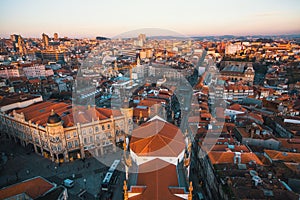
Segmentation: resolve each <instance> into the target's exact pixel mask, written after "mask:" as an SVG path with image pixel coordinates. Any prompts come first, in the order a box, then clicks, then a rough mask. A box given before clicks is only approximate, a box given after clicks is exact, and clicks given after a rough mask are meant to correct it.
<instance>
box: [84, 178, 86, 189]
mask: <svg viewBox="0 0 300 200" xmlns="http://www.w3.org/2000/svg"><path fill="white" fill-rule="evenodd" d="M83 182H84V189H86V179H83Z"/></svg>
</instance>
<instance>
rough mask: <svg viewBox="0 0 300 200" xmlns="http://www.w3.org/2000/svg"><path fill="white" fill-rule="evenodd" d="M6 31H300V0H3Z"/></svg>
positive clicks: (190, 33)
mask: <svg viewBox="0 0 300 200" xmlns="http://www.w3.org/2000/svg"><path fill="white" fill-rule="evenodd" d="M1 4H2V6H1V8H0V11H1V13H2V14H1V19H0V24H1V34H0V37H6V38H8V37H9V36H10V35H11V34H21V35H22V36H24V37H40V36H41V34H42V33H43V32H45V33H47V34H49V35H52V34H53V33H54V32H58V33H59V36H60V37H65V36H69V37H79V38H83V37H93V38H94V37H96V36H105V37H114V36H116V35H119V34H121V33H124V32H128V31H131V30H136V29H140V28H158V29H167V30H171V31H174V32H177V33H179V34H182V35H185V36H203V35H228V34H229V35H280V34H299V33H300V27H299V25H297V24H299V21H300V14H299V13H300V12H299V11H300V9H299V8H300V2H299V1H295V0H291V1H288V2H282V1H263V2H260V1H251V3H250V2H246V1H243V2H240V1H235V0H230V1H226V2H223V1H215V2H213V3H210V2H199V1H188V2H182V1H172V2H171V1H164V2H159V1H151V2H147V3H146V2H143V3H141V2H139V1H135V0H131V1H128V2H123V1H116V0H114V1H109V2H100V1H94V0H88V1H84V2H83V1H79V0H76V1H72V3H71V2H67V1H62V2H60V1H57V0H54V1H43V2H37V1H33V0H29V1H23V0H19V1H18V0H12V1H6V0H4V1H2V3H1Z"/></svg>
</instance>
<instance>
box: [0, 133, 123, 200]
mask: <svg viewBox="0 0 300 200" xmlns="http://www.w3.org/2000/svg"><path fill="white" fill-rule="evenodd" d="M2 152H4V153H5V155H7V157H8V160H7V162H6V163H5V164H4V166H3V168H2V170H1V171H0V176H1V179H0V188H2V187H5V186H7V185H11V184H14V183H17V182H20V181H23V180H26V179H29V178H32V177H35V176H42V177H44V178H46V179H49V180H50V181H53V182H55V183H56V184H62V182H63V180H64V179H66V178H71V179H73V180H74V181H75V185H74V187H73V188H71V189H68V192H69V194H70V195H71V196H74V198H75V196H76V195H77V194H78V193H79V192H80V190H83V189H86V191H87V194H86V195H85V196H86V198H89V199H90V198H91V196H92V197H93V198H92V199H95V195H98V193H99V192H100V185H101V181H102V179H101V177H102V176H104V175H105V173H106V172H107V169H108V168H109V166H110V165H111V164H112V162H113V161H114V160H115V159H120V157H121V152H117V153H115V154H110V155H107V156H106V157H100V158H98V159H99V160H100V161H101V162H100V161H99V160H97V159H96V158H93V157H92V158H87V159H85V160H84V161H83V160H75V161H73V162H70V163H62V164H60V165H58V164H56V163H53V162H51V161H50V160H49V159H46V158H44V157H42V156H41V155H38V154H35V153H34V152H32V153H28V152H27V151H26V149H25V148H23V147H22V146H21V145H18V144H16V143H14V142H13V141H10V140H7V139H6V138H3V137H0V154H1V153H2ZM26 152H27V153H26ZM10 155H13V156H10ZM84 180H85V182H84ZM72 199H73V198H72Z"/></svg>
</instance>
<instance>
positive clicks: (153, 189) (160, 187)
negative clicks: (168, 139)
mask: <svg viewBox="0 0 300 200" xmlns="http://www.w3.org/2000/svg"><path fill="white" fill-rule="evenodd" d="M139 171H141V172H144V171H147V173H139V174H138V177H137V186H146V189H145V190H144V191H143V193H142V194H141V195H138V196H134V197H131V198H129V199H130V200H150V199H151V200H152V199H153V200H154V199H155V200H157V199H168V200H182V198H180V197H177V196H175V195H174V194H172V190H170V187H172V186H173V187H174V186H175V187H176V186H178V177H177V170H176V166H175V165H172V164H170V163H167V162H165V161H163V160H160V159H154V160H152V161H150V162H147V163H144V164H142V165H140V166H139ZM173 192H174V191H173Z"/></svg>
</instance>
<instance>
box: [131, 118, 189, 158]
mask: <svg viewBox="0 0 300 200" xmlns="http://www.w3.org/2000/svg"><path fill="white" fill-rule="evenodd" d="M130 148H131V150H132V151H133V152H135V153H136V154H137V155H139V156H170V157H177V156H178V155H179V154H180V153H181V152H182V151H183V150H184V148H185V142H184V136H183V134H182V132H181V131H180V129H179V128H178V127H177V126H175V125H173V124H170V123H168V122H164V121H162V120H160V119H154V120H153V121H149V122H147V123H144V124H142V125H141V126H140V127H138V128H137V129H135V130H134V131H133V132H132V137H131V141H130Z"/></svg>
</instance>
